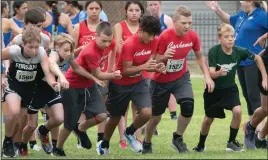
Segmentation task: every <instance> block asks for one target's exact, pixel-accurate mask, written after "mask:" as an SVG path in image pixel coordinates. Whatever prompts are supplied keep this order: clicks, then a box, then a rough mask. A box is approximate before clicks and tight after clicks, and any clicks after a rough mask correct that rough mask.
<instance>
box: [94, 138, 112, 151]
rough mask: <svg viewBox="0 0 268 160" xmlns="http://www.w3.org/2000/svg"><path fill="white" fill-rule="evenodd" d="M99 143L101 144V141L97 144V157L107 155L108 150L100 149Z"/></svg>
mask: <svg viewBox="0 0 268 160" xmlns="http://www.w3.org/2000/svg"><path fill="white" fill-rule="evenodd" d="M101 143H102V140H101V141H99V142H98V143H97V148H96V151H97V153H98V155H108V154H109V148H102V147H101Z"/></svg>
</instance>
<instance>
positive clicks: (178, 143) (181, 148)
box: [171, 137, 189, 153]
mask: <svg viewBox="0 0 268 160" xmlns="http://www.w3.org/2000/svg"><path fill="white" fill-rule="evenodd" d="M171 145H172V147H173V148H174V149H175V150H176V151H177V152H178V153H185V152H189V150H188V149H187V146H186V144H185V143H184V142H183V138H182V137H178V138H176V139H172V144H171Z"/></svg>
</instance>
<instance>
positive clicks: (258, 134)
mask: <svg viewBox="0 0 268 160" xmlns="http://www.w3.org/2000/svg"><path fill="white" fill-rule="evenodd" d="M258 139H259V140H261V141H263V140H264V139H265V138H261V137H260V132H258Z"/></svg>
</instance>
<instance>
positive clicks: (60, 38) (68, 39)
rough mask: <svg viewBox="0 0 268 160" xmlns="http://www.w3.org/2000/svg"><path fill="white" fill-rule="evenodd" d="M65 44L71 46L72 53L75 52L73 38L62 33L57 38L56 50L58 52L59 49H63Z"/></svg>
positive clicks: (54, 45)
mask: <svg viewBox="0 0 268 160" xmlns="http://www.w3.org/2000/svg"><path fill="white" fill-rule="evenodd" d="M65 43H69V44H70V45H71V52H74V40H73V38H72V36H70V35H69V34H66V33H61V34H60V35H58V36H57V37H56V38H55V40H54V43H53V47H54V50H56V48H57V47H61V46H62V45H64V44H65Z"/></svg>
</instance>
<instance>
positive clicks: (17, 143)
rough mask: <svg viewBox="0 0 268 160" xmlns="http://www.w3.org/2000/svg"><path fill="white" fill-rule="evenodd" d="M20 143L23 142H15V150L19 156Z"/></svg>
mask: <svg viewBox="0 0 268 160" xmlns="http://www.w3.org/2000/svg"><path fill="white" fill-rule="evenodd" d="M20 143H21V142H15V143H14V152H15V154H16V156H19V147H20Z"/></svg>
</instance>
